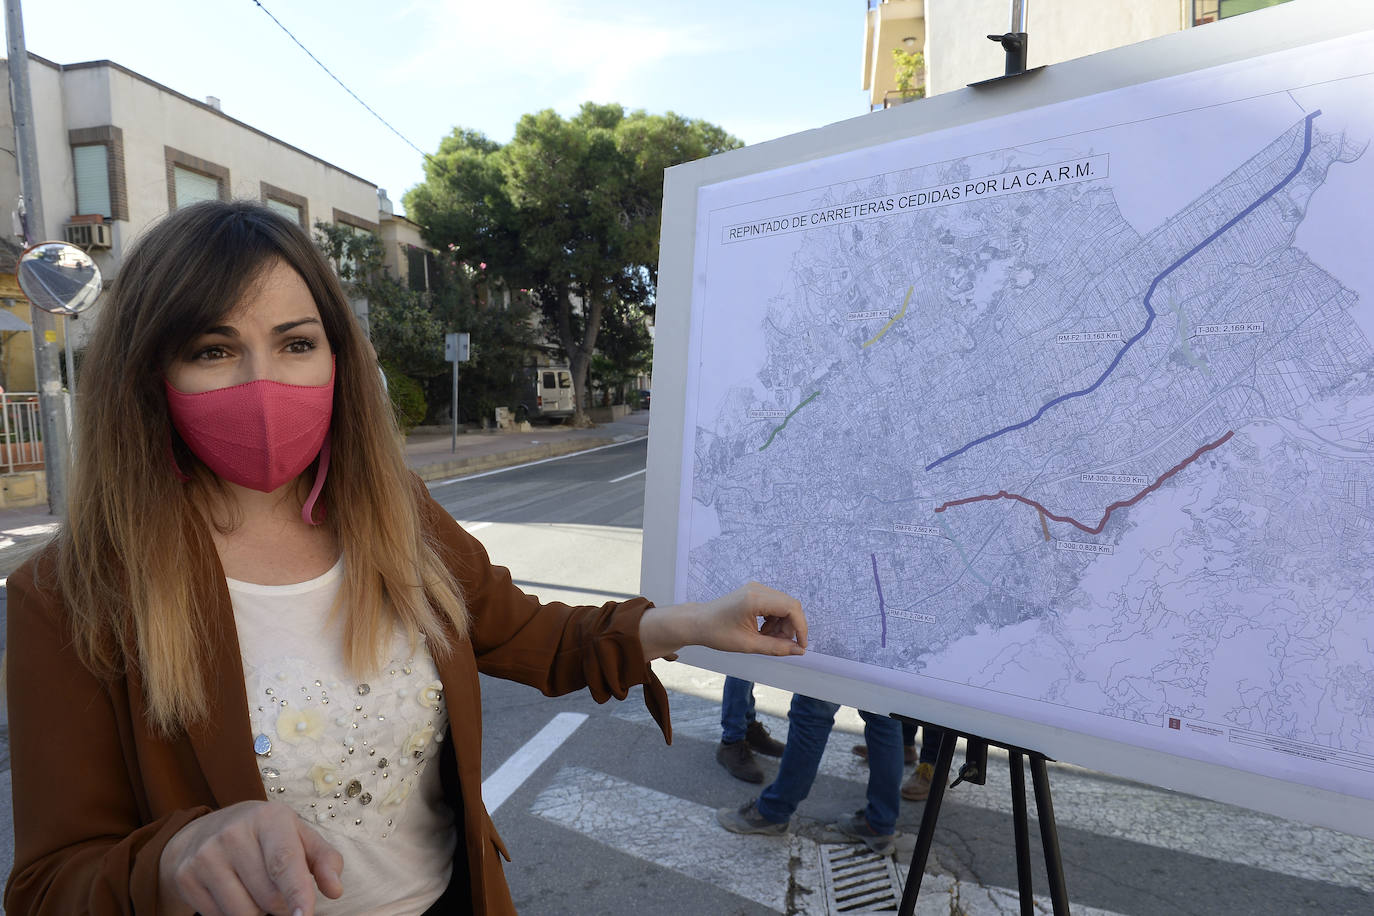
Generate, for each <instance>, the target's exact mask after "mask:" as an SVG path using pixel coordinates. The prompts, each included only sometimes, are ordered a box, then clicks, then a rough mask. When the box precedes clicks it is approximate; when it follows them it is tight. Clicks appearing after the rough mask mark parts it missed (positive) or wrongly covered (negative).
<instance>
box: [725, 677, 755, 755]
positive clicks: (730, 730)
mask: <svg viewBox="0 0 1374 916" xmlns="http://www.w3.org/2000/svg"><path fill="white" fill-rule="evenodd" d="M753 718H754V682H753V681H745V680H741V679H740V678H737V677H727V678H726V679H725V688H724V689H723V690H722V691H721V694H720V743H721V744H734V743H735V742H736V741H743V740H744V730H745V728H746V727H748V725H749V722H750V721H752V720H753Z"/></svg>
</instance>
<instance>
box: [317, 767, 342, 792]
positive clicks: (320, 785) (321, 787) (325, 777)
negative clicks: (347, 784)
mask: <svg viewBox="0 0 1374 916" xmlns="http://www.w3.org/2000/svg"><path fill="white" fill-rule="evenodd" d="M310 779H311V781H312V782H314V783H315V791H316V792H318V793H319V794H320V796H321V797H323V796H325V795H328V794H329V793H330V792H333V791H335V790H336V789H337V788H338V786H339V782H340V779H339V771H338V769H336V768H335V767H333V766H331V765H330V764H327V763H317V764H315V765H314V766H313V767H311V768H310Z"/></svg>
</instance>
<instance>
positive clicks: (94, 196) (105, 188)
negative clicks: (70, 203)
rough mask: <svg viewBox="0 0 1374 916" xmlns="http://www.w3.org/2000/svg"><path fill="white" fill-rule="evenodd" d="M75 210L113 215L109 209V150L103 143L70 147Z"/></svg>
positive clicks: (106, 215) (107, 215) (84, 212)
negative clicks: (74, 187)
mask: <svg viewBox="0 0 1374 916" xmlns="http://www.w3.org/2000/svg"><path fill="white" fill-rule="evenodd" d="M72 163H73V165H74V167H75V168H74V171H75V173H76V212H77V213H81V214H88V213H99V214H100V215H101V216H104V217H112V216H114V212H113V211H112V210H111V209H110V151H109V149H108V148H107V147H106V146H105V145H104V144H100V145H99V146H75V147H72Z"/></svg>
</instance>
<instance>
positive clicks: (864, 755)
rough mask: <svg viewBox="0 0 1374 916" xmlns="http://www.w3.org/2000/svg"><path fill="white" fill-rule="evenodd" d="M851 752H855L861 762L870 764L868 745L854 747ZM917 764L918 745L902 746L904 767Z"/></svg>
mask: <svg viewBox="0 0 1374 916" xmlns="http://www.w3.org/2000/svg"><path fill="white" fill-rule="evenodd" d="M850 750H851V751H853V752H854V756H855V757H858V758H859V759H860V760H862V761H863V762H864V763H868V745H867V744H856V745H854V746H853V747H852V748H850ZM915 762H916V745H914V744H903V745H902V763H903V764H904V765H906V766H911V765H912V764H913V763H915Z"/></svg>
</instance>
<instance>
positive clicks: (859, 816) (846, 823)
mask: <svg viewBox="0 0 1374 916" xmlns="http://www.w3.org/2000/svg"><path fill="white" fill-rule="evenodd" d="M830 829H831V830H837V831H839V832H840V833H843V834H844V835H845V836H847V837H849V838H850V839H851V840H858V841H859V842H860V843H863V844H864V845H865V846H867V847H868V848H869V849H871V850H873V851H874V852H876V853H877V854H878V855H880V856H890V855H893V854H894V853H895V852H896V851H897V837H896V836H895V835H894V834H891V833H886V834H884V833H874V832H873V828H872V827H870V826H869V824H868V818H866V817H864V813H863V812H862V811H855V812H854V813H853V814H851V815H849V817H846V818H843V819H842V820H838V821H836V822H835V823H833V824H831V825H830Z"/></svg>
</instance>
